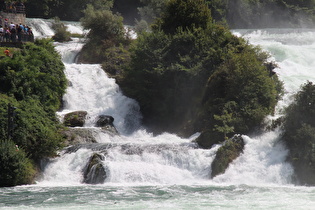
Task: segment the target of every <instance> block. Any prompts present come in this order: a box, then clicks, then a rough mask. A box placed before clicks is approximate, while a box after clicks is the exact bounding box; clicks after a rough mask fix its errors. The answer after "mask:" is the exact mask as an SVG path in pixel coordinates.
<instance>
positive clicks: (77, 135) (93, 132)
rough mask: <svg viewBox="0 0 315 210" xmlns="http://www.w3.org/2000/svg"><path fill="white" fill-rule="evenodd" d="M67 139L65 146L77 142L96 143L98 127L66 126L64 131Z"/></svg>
mask: <svg viewBox="0 0 315 210" xmlns="http://www.w3.org/2000/svg"><path fill="white" fill-rule="evenodd" d="M62 134H63V135H64V137H65V139H66V141H65V146H69V145H75V144H86V143H96V142H97V141H96V138H95V136H97V135H98V134H99V131H98V130H97V129H95V128H94V129H93V128H71V127H70V128H66V129H64V130H63V131H62Z"/></svg>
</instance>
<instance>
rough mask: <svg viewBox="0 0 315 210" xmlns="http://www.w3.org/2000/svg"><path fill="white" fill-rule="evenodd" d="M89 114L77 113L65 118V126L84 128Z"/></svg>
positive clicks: (84, 112) (67, 115)
mask: <svg viewBox="0 0 315 210" xmlns="http://www.w3.org/2000/svg"><path fill="white" fill-rule="evenodd" d="M86 115H87V112H86V111H75V112H70V113H68V114H66V115H65V116H64V125H65V126H68V127H83V125H84V123H85V119H86Z"/></svg>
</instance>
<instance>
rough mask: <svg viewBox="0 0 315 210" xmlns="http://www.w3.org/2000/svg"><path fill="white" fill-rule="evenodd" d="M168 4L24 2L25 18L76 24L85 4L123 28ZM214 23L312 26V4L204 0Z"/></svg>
mask: <svg viewBox="0 0 315 210" xmlns="http://www.w3.org/2000/svg"><path fill="white" fill-rule="evenodd" d="M168 1H169V0H128V1H126V0H40V1H39V0H24V2H25V5H26V12H27V16H28V17H45V18H53V17H56V16H58V17H59V18H60V19H61V20H75V21H78V20H79V19H80V18H82V17H83V16H84V12H83V11H84V10H85V9H86V8H87V5H88V4H91V5H93V6H94V7H95V8H96V9H100V10H103V9H105V10H106V9H108V8H109V7H111V6H113V11H114V12H115V13H116V12H117V13H120V14H121V15H122V16H123V17H124V19H125V22H124V23H125V24H129V25H134V24H136V23H142V25H144V21H145V22H146V23H147V25H150V24H151V23H152V22H153V21H154V20H155V19H156V18H159V17H160V15H161V13H162V11H163V10H164V9H165V4H166V3H167V2H168ZM206 2H207V6H208V7H209V8H210V9H211V13H212V16H213V19H214V20H216V22H220V23H225V24H227V25H229V27H231V28H261V27H269V28H270V27H296V26H308V27H310V26H314V21H315V1H314V0H206Z"/></svg>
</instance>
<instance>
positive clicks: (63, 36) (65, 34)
mask: <svg viewBox="0 0 315 210" xmlns="http://www.w3.org/2000/svg"><path fill="white" fill-rule="evenodd" d="M52 28H53V29H54V31H55V35H54V36H53V37H52V38H53V40H55V41H56V42H67V41H71V33H70V32H69V31H67V26H65V24H63V23H62V22H61V21H60V19H59V18H55V22H54V23H53V27H52Z"/></svg>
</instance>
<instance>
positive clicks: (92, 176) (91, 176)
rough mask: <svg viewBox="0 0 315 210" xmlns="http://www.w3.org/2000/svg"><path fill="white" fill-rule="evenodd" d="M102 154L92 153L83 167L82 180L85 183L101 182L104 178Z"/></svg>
mask: <svg viewBox="0 0 315 210" xmlns="http://www.w3.org/2000/svg"><path fill="white" fill-rule="evenodd" d="M103 160H104V156H103V155H101V154H98V153H94V154H93V155H92V156H91V157H90V159H89V161H88V163H87V164H86V166H85V167H84V169H83V182H84V183H86V184H102V183H104V181H105V179H106V170H105V168H104V166H103V163H102V161H103Z"/></svg>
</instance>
